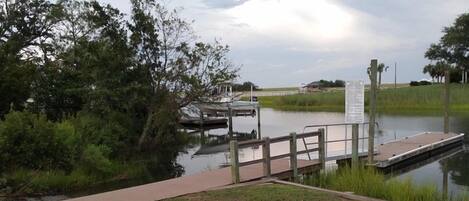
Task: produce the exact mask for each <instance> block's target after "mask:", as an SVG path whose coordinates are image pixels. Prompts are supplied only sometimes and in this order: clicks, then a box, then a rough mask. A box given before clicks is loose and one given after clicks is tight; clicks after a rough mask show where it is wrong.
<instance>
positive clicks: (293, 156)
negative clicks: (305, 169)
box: [290, 133, 298, 182]
mask: <svg viewBox="0 0 469 201" xmlns="http://www.w3.org/2000/svg"><path fill="white" fill-rule="evenodd" d="M297 160H298V158H297V147H296V133H290V168H291V169H292V178H293V181H294V182H298V162H297Z"/></svg>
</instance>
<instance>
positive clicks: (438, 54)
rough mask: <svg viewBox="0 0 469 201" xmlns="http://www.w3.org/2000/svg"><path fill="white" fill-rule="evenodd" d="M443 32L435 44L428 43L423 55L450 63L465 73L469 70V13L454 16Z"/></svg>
mask: <svg viewBox="0 0 469 201" xmlns="http://www.w3.org/2000/svg"><path fill="white" fill-rule="evenodd" d="M443 33H444V35H443V36H442V37H441V38H440V41H439V42H438V43H437V44H431V45H430V48H429V49H428V50H427V51H426V52H425V57H426V58H428V59H430V60H433V61H441V62H446V63H448V64H452V65H454V67H455V68H457V69H459V70H461V71H462V72H463V73H466V72H467V71H468V70H469V34H468V33H469V13H464V14H462V15H460V16H459V17H458V18H456V20H455V21H454V23H453V24H452V25H451V26H449V27H445V28H444V29H443ZM466 82H467V81H466Z"/></svg>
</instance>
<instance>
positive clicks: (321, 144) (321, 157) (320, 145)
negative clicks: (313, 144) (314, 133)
mask: <svg viewBox="0 0 469 201" xmlns="http://www.w3.org/2000/svg"><path fill="white" fill-rule="evenodd" d="M318 131H319V135H318V149H319V151H318V154H319V162H320V163H321V169H323V170H325V168H326V150H325V145H326V140H325V132H324V128H320V129H319V130H318Z"/></svg>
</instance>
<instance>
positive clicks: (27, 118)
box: [0, 112, 70, 171]
mask: <svg viewBox="0 0 469 201" xmlns="http://www.w3.org/2000/svg"><path fill="white" fill-rule="evenodd" d="M65 150H66V147H65V145H64V144H63V143H62V142H61V141H60V140H59V139H58V138H57V137H56V135H55V132H54V124H53V123H51V122H49V121H47V120H46V117H45V116H44V115H37V114H32V113H29V112H10V113H9V114H7V115H6V116H5V120H4V121H3V122H1V124H0V161H1V164H0V170H1V171H4V170H6V169H15V168H26V169H35V170H46V169H51V168H62V169H66V168H69V167H70V163H69V161H68V160H67V159H66V158H64V157H63V153H64V152H65Z"/></svg>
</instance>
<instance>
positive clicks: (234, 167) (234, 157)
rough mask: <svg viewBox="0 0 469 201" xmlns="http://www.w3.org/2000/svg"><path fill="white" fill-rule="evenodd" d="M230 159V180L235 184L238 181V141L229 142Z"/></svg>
mask: <svg viewBox="0 0 469 201" xmlns="http://www.w3.org/2000/svg"><path fill="white" fill-rule="evenodd" d="M230 157H231V180H232V182H233V183H235V184H237V183H239V182H240V179H239V157H238V141H236V140H231V141H230Z"/></svg>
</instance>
